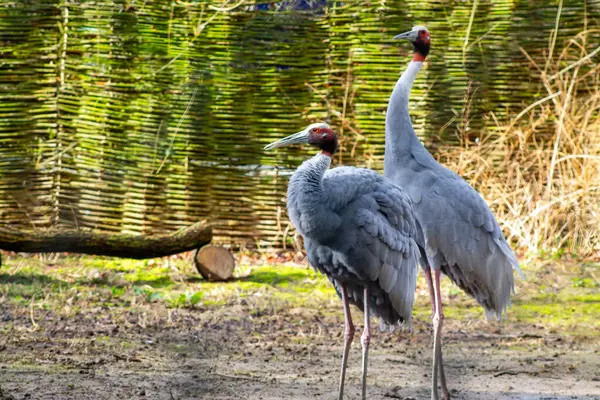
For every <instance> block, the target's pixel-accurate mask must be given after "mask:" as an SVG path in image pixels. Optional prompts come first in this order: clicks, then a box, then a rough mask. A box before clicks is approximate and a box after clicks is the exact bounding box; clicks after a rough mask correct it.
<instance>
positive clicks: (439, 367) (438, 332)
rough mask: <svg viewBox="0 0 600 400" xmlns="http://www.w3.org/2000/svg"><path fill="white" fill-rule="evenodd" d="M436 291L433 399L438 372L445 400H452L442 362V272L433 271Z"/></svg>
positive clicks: (436, 395)
mask: <svg viewBox="0 0 600 400" xmlns="http://www.w3.org/2000/svg"><path fill="white" fill-rule="evenodd" d="M433 276H434V289H435V313H434V315H433V340H434V342H433V387H432V393H431V398H432V400H433V399H435V400H437V399H438V393H437V372H438V371H439V374H440V383H441V386H442V394H443V398H444V400H449V399H450V393H449V392H448V387H447V386H446V375H445V374H444V362H443V360H442V326H443V324H444V312H443V311H442V295H441V292H440V270H437V269H436V270H434V271H433Z"/></svg>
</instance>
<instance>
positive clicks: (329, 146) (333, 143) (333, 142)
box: [265, 122, 338, 155]
mask: <svg viewBox="0 0 600 400" xmlns="http://www.w3.org/2000/svg"><path fill="white" fill-rule="evenodd" d="M298 143H309V144H312V145H313V146H316V147H318V148H320V149H321V150H323V152H326V153H328V154H329V155H331V154H333V153H334V152H335V150H336V149H337V144H338V141H337V136H336V135H335V133H333V130H332V129H331V127H330V126H329V125H327V124H326V123H324V122H318V123H316V124H311V125H309V126H308V127H306V128H305V129H303V130H301V131H300V132H298V133H294V134H293V135H290V136H288V137H285V138H283V139H279V140H277V141H275V142H273V143H270V144H268V145H266V146H265V150H272V149H275V148H278V147H284V146H289V145H292V144H298Z"/></svg>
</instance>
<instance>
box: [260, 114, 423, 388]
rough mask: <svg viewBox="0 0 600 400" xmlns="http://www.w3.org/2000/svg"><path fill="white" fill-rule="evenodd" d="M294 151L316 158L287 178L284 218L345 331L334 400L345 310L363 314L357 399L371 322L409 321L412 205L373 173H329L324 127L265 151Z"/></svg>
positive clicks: (413, 271) (331, 144) (414, 254)
mask: <svg viewBox="0 0 600 400" xmlns="http://www.w3.org/2000/svg"><path fill="white" fill-rule="evenodd" d="M294 143H311V144H313V145H315V146H318V147H319V148H321V150H322V151H321V152H320V153H319V154H317V155H316V156H315V157H313V158H311V159H309V160H307V161H305V162H304V163H303V164H302V165H301V166H300V167H299V168H298V169H297V170H296V172H295V173H294V174H293V175H292V177H291V178H290V182H289V185H288V200H287V208H288V214H289V217H290V220H291V222H292V224H293V225H294V226H295V228H296V230H297V231H298V232H299V233H300V234H301V235H302V236H303V238H304V246H305V248H306V252H307V257H308V260H309V263H310V265H311V266H313V267H314V268H315V269H317V270H318V271H320V272H321V273H323V274H325V275H326V276H327V277H328V278H329V280H330V281H331V282H332V283H333V285H334V287H335V289H336V291H337V293H338V294H339V296H340V297H341V298H342V300H343V305H344V316H345V331H344V350H343V354H342V367H341V372H340V388H339V399H342V398H343V391H344V379H345V371H346V364H347V357H348V351H349V348H350V344H351V342H352V338H353V335H354V325H353V323H352V318H351V314H350V308H349V304H354V305H356V306H358V307H359V308H360V309H361V310H363V311H364V315H365V327H364V330H363V334H362V337H361V343H362V345H363V365H362V367H363V368H362V369H363V375H362V379H363V381H362V382H363V384H362V398H363V399H364V398H366V370H367V355H368V346H369V342H370V327H369V317H370V314H371V313H372V314H373V315H376V316H378V317H379V319H380V326H381V327H390V328H391V329H393V328H394V327H395V326H398V325H399V324H402V323H404V324H409V323H410V320H411V315H412V307H413V302H414V293H415V288H416V277H417V273H418V262H419V257H420V253H419V249H418V246H417V243H416V241H415V235H416V233H417V228H416V221H415V218H414V214H413V209H412V205H411V201H410V199H409V197H408V195H407V194H406V193H404V191H403V190H402V189H401V188H399V187H398V186H397V185H395V184H393V183H392V182H391V181H389V180H388V179H386V178H384V177H383V176H381V175H380V174H378V173H377V172H375V171H372V170H368V169H363V168H354V167H338V168H334V169H329V166H330V164H331V156H332V154H333V153H334V152H335V149H336V147H337V139H336V137H335V135H334V134H333V132H332V131H331V129H330V128H329V126H328V125H327V124H313V125H311V126H309V127H308V128H306V129H305V130H304V131H301V132H299V133H297V134H295V135H291V136H289V137H287V138H284V139H281V140H279V141H277V142H274V143H272V144H270V145H268V146H267V147H266V149H271V148H275V147H282V146H286V145H289V144H294Z"/></svg>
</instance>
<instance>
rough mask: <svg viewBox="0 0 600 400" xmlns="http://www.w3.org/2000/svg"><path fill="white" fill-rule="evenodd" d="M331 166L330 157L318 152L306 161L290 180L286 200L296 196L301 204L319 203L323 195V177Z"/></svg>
mask: <svg viewBox="0 0 600 400" xmlns="http://www.w3.org/2000/svg"><path fill="white" fill-rule="evenodd" d="M330 165H331V156H329V155H328V154H325V152H320V153H319V154H317V155H316V156H314V157H313V158H311V159H309V160H306V161H304V162H303V163H302V165H300V166H299V167H298V169H297V170H296V172H294V174H293V175H292V177H291V178H290V183H289V186H288V198H290V197H291V196H298V197H297V198H298V200H300V201H301V202H306V201H308V202H315V201H320V200H321V196H322V195H323V175H324V174H325V172H326V171H327V170H328V169H329V166H330Z"/></svg>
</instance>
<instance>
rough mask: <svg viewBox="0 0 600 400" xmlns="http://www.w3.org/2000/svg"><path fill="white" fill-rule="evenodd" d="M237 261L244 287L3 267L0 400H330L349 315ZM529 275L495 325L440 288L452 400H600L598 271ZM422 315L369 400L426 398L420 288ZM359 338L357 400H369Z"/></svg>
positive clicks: (315, 280)
mask: <svg viewBox="0 0 600 400" xmlns="http://www.w3.org/2000/svg"><path fill="white" fill-rule="evenodd" d="M238 259H239V261H240V266H239V267H238V269H237V272H236V277H237V278H236V279H235V280H233V281H230V282H227V283H209V282H206V281H204V280H202V279H201V278H200V277H199V276H198V275H197V273H195V271H194V270H193V268H192V267H191V264H190V263H189V260H187V259H185V258H183V259H173V258H170V259H169V258H163V259H157V260H150V261H133V260H122V259H111V258H100V257H80V258H79V257H60V258H54V257H50V256H43V257H39V256H36V257H22V256H15V255H12V256H8V257H7V255H6V254H4V264H3V265H2V266H1V267H0V399H83V400H85V399H124V398H126V399H146V398H149V399H166V400H171V399H247V400H250V399H264V400H270V399H273V400H274V399H335V398H336V391H337V384H338V373H339V371H338V368H339V364H340V358H341V354H340V353H341V345H342V340H343V339H342V328H343V314H342V309H341V303H340V301H339V299H338V298H337V297H336V295H335V293H334V291H333V290H332V289H331V288H330V285H329V283H328V281H327V280H326V279H324V278H323V277H322V276H320V275H318V274H316V273H314V272H313V271H312V270H311V269H309V268H308V267H307V266H306V265H305V264H302V263H300V264H292V263H284V261H285V260H283V259H277V258H274V257H271V258H266V257H263V258H262V259H261V260H259V262H256V260H254V259H253V262H250V258H248V257H247V256H243V255H238ZM524 269H525V272H526V274H527V280H525V281H523V280H518V281H517V291H518V293H517V295H516V296H515V298H514V304H513V307H512V308H511V309H510V312H509V315H508V318H507V319H506V320H505V321H503V322H500V323H495V322H493V323H488V322H486V321H485V320H484V317H483V311H482V310H481V308H480V307H478V306H477V305H476V304H475V303H474V302H473V301H472V300H471V299H469V298H467V297H466V296H464V295H463V294H462V292H461V291H460V290H459V289H457V288H456V287H454V286H453V285H452V284H451V283H450V282H449V281H448V280H445V281H444V284H443V301H444V304H445V306H446V307H445V310H446V312H445V314H446V321H445V326H444V352H445V353H444V357H445V365H446V373H447V375H448V381H449V382H448V383H449V386H450V388H451V392H452V394H453V398H455V399H474V400H492V399H493V400H498V399H530V400H533V399H536V400H541V399H547V400H550V399H560V400H563V399H600V323H599V322H598V316H599V315H600V282H599V281H598V278H599V277H600V267H599V265H598V264H594V263H588V264H586V263H575V262H564V261H561V262H559V261H545V262H539V261H536V262H531V263H528V262H524ZM414 315H415V317H414V323H413V329H412V333H411V332H395V333H389V332H385V333H382V332H379V330H378V329H375V330H374V335H373V338H372V345H371V353H370V360H369V378H368V379H369V380H368V384H369V388H368V395H369V398H370V399H404V400H408V399H429V398H430V388H429V379H430V368H431V327H430V325H431V324H430V311H429V306H428V296H427V293H426V291H425V284H424V282H423V281H422V278H420V280H419V284H418V289H417V304H416V307H415V314H414ZM354 320H355V323H356V325H357V327H359V328H360V327H361V326H362V314H361V313H360V312H359V311H358V310H354ZM373 325H374V326H377V324H376V321H374V323H373ZM359 335H360V329H358V331H357V333H356V340H355V342H354V344H353V347H352V350H351V353H350V361H349V371H348V377H347V385H348V387H347V396H346V398H347V399H358V398H359V397H360V396H359V394H360V358H361V349H360V340H359Z"/></svg>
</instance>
